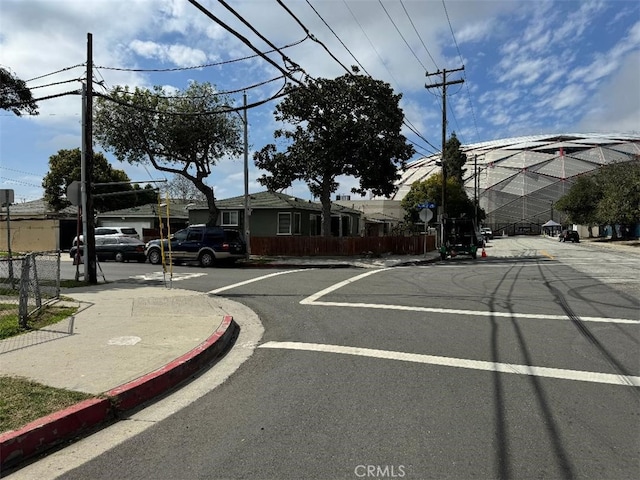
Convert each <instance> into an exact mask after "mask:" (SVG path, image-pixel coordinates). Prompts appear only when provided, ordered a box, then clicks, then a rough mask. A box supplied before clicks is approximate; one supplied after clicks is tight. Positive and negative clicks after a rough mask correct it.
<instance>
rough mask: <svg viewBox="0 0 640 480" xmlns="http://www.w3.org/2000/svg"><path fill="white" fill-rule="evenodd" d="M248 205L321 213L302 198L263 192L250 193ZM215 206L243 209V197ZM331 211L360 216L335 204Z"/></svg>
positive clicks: (204, 207) (217, 203)
mask: <svg viewBox="0 0 640 480" xmlns="http://www.w3.org/2000/svg"><path fill="white" fill-rule="evenodd" d="M249 199H250V200H249V204H250V206H251V209H252V210H277V209H280V210H290V209H295V210H310V211H314V212H321V211H322V204H321V203H319V202H312V201H311V200H304V199H302V198H298V197H293V196H291V195H287V194H285V193H278V192H271V191H264V192H259V193H252V194H250V195H249ZM216 206H217V207H218V208H219V209H221V210H232V209H242V208H244V195H239V196H237V197H231V198H225V199H223V200H216ZM206 208H207V206H206V205H203V204H198V205H193V206H191V207H190V208H189V210H202V209H206ZM331 211H332V212H333V213H350V214H358V215H360V214H361V213H362V212H360V211H359V210H355V209H353V208H349V207H344V206H342V205H338V204H336V203H332V204H331Z"/></svg>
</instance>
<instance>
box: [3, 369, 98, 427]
mask: <svg viewBox="0 0 640 480" xmlns="http://www.w3.org/2000/svg"><path fill="white" fill-rule="evenodd" d="M0 391H1V392H2V395H0V432H7V431H9V430H16V429H18V428H21V427H23V426H25V425H26V424H28V423H29V422H32V421H34V420H37V419H38V418H41V417H44V416H46V415H49V414H51V413H54V412H57V411H58V410H62V409H64V408H67V407H70V406H71V405H74V404H76V403H78V402H80V401H82V400H86V399H88V398H95V395H90V394H88V393H82V392H74V391H70V390H64V389H60V388H53V387H47V386H46V385H42V384H40V383H37V382H33V381H31V380H27V379H24V378H16V377H3V376H0Z"/></svg>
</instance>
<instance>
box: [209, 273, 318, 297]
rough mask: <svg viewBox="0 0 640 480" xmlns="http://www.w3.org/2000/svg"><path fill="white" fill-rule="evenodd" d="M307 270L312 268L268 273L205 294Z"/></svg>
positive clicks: (212, 293)
mask: <svg viewBox="0 0 640 480" xmlns="http://www.w3.org/2000/svg"><path fill="white" fill-rule="evenodd" d="M309 270H313V269H312V268H300V269H298V270H287V271H284V272H276V273H270V274H268V275H262V276H261V277H256V278H252V279H250V280H245V281H244V282H238V283H234V284H233V285H227V286H226V287H220V288H216V289H215V290H210V291H208V292H207V293H208V294H209V295H215V294H216V293H220V292H224V291H225V290H231V289H232V288H236V287H241V286H243V285H248V284H249V283H253V282H259V281H261V280H265V279H267V278H271V277H277V276H278V275H285V274H287V273H296V272H308V271H309Z"/></svg>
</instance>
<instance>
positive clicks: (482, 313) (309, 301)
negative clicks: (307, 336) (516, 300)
mask: <svg viewBox="0 0 640 480" xmlns="http://www.w3.org/2000/svg"><path fill="white" fill-rule="evenodd" d="M390 269H391V268H382V269H379V270H371V271H369V272H365V273H362V274H360V275H356V276H355V277H352V278H350V279H348V280H344V281H342V282H339V283H336V284H334V285H331V286H330V287H327V288H325V289H324V290H320V291H319V292H317V293H314V294H313V295H311V296H309V297H307V298H305V299H303V300H301V301H300V304H301V305H317V306H324V307H344V308H375V309H379V310H403V311H407V312H430V313H440V314H447V315H472V316H478V317H496V318H528V319H533V320H569V317H568V316H566V315H547V314H543V313H517V312H495V311H486V310H459V309H453V308H434V307H413V306H406V305H390V304H384V303H348V302H324V301H319V299H320V298H322V297H324V296H325V295H328V294H329V293H331V292H334V291H336V290H338V289H340V288H342V287H344V286H346V285H349V284H350V283H353V282H356V281H358V280H361V279H363V278H365V277H368V276H369V275H374V274H376V273H380V272H384V271H385V270H390ZM580 320H582V321H584V322H600V323H627V324H631V325H640V320H632V319H628V318H607V317H582V316H581V317H580Z"/></svg>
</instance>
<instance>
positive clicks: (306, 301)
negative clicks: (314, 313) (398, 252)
mask: <svg viewBox="0 0 640 480" xmlns="http://www.w3.org/2000/svg"><path fill="white" fill-rule="evenodd" d="M386 270H391V267H389V268H381V269H378V270H370V271H368V272H365V273H361V274H360V275H356V276H355V277H351V278H349V279H348V280H344V281H342V282H338V283H336V284H334V285H331V286H330V287H327V288H325V289H324V290H320V291H319V292H317V293H314V294H313V295H311V296H309V297H307V298H305V299H304V300H301V301H300V304H301V305H308V304H310V303H316V300H318V299H319V298H322V297H324V296H325V295H327V294H329V293H331V292H333V291H335V290H338V289H339V288H342V287H344V286H345V285H349V284H350V283H353V282H357V281H358V280H360V279H362V278H365V277H368V276H369V275H373V274H375V273H380V272H384V271H386Z"/></svg>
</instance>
